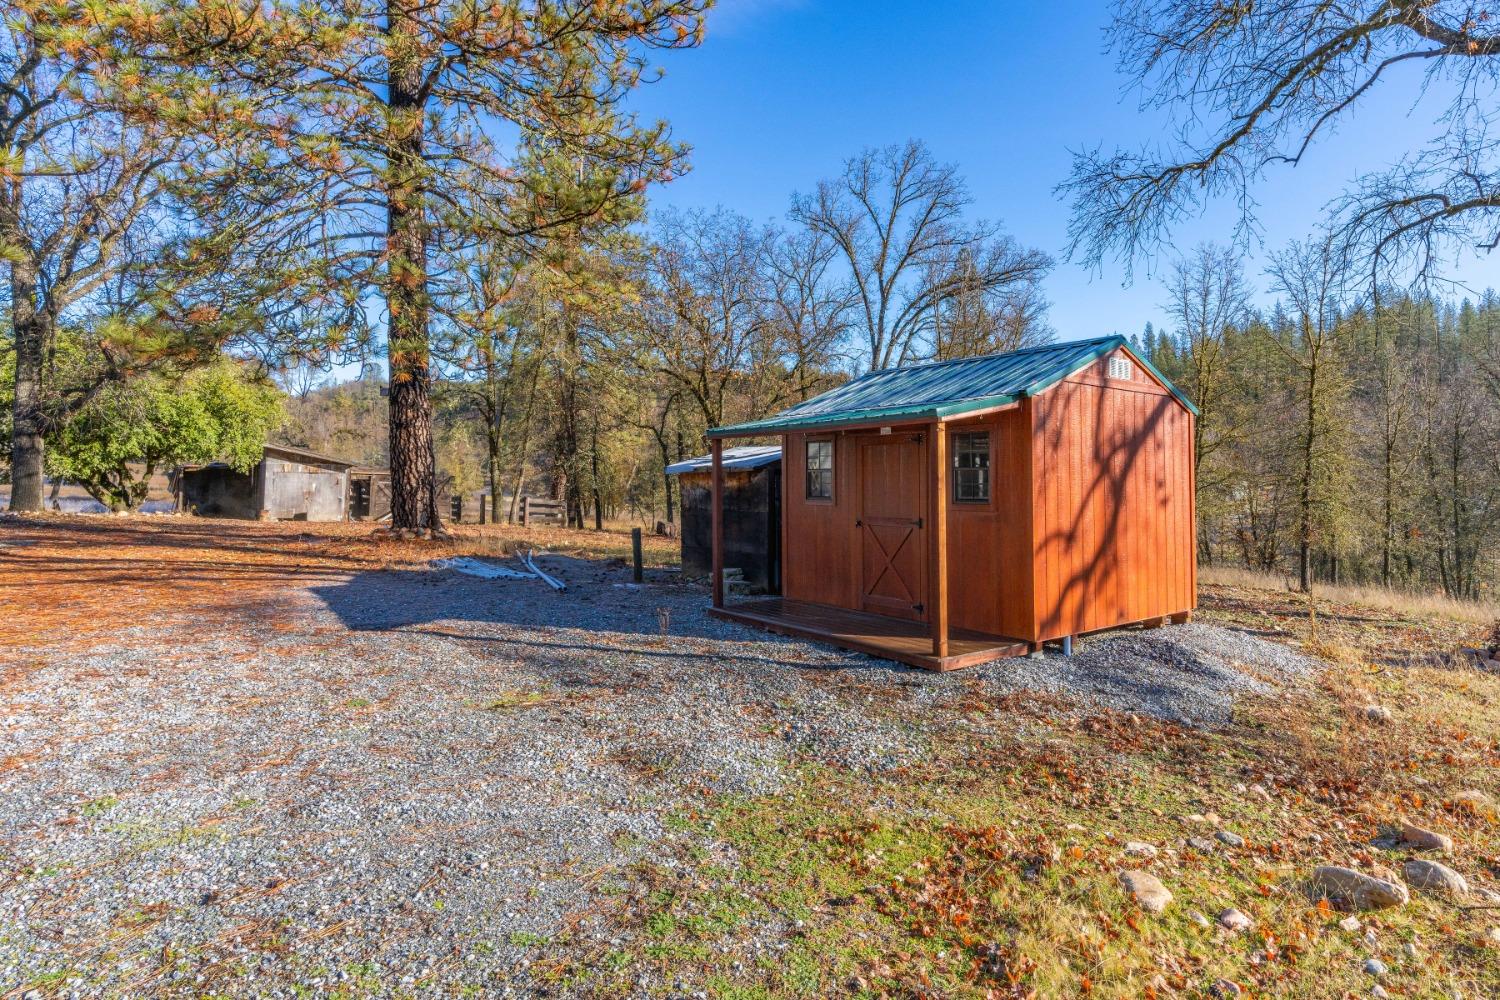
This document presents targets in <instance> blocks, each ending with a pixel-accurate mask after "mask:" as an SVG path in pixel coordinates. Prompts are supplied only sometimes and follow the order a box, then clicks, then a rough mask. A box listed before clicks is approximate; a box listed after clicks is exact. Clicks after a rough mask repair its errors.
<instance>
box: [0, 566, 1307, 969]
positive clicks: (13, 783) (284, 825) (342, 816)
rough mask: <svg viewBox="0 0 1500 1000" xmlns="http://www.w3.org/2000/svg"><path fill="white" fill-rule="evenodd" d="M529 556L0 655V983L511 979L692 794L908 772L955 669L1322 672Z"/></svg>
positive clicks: (1138, 707) (1246, 678)
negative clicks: (902, 635) (809, 771)
mask: <svg viewBox="0 0 1500 1000" xmlns="http://www.w3.org/2000/svg"><path fill="white" fill-rule="evenodd" d="M546 565H547V566H548V568H549V569H550V570H551V571H552V572H554V573H556V574H557V575H559V576H562V577H564V578H565V579H567V581H568V582H569V585H570V586H569V590H568V592H567V593H566V594H556V593H553V592H551V591H550V590H548V589H547V588H545V587H544V586H543V585H542V584H541V583H539V582H537V581H534V580H481V579H476V578H474V577H469V576H464V575H461V574H459V573H456V572H453V571H450V570H442V571H424V570H418V569H391V570H383V571H368V572H360V573H355V574H352V575H349V576H347V577H345V578H342V579H338V580H332V581H330V580H328V579H326V578H323V579H318V580H312V581H309V582H308V583H306V584H303V583H300V582H296V581H294V582H291V583H289V585H288V586H287V587H286V588H285V589H284V591H283V592H282V594H283V596H282V597H281V598H280V599H279V600H278V601H277V602H276V603H275V604H274V605H273V606H271V607H265V606H261V607H260V613H259V614H257V615H256V616H254V617H250V616H245V617H227V618H221V619H213V618H209V619H206V620H202V621H200V622H199V623H198V624H197V625H196V626H195V627H184V626H180V625H174V626H172V627H171V628H168V629H165V630H164V629H161V628H154V627H153V624H152V622H150V621H137V622H130V623H121V627H120V628H119V629H118V631H117V632H116V633H115V634H114V635H113V637H112V638H111V640H110V641H109V642H107V643H105V644H104V645H102V646H97V647H96V648H94V649H92V650H91V651H89V652H88V653H86V654H85V653H79V652H71V651H57V650H52V649H49V648H48V645H47V644H46V643H42V644H39V645H35V646H31V647H28V648H21V649H15V650H11V651H9V652H7V653H0V667H3V668H4V671H5V672H4V675H3V676H4V678H5V681H4V684H3V686H0V702H3V705H4V711H3V721H0V860H3V866H0V924H3V930H0V995H7V996H8V995H17V996H32V995H35V996H38V997H41V996H53V995H60V996H97V995H101V994H110V995H149V994H180V995H185V996H186V995H193V996H197V995H202V994H204V993H208V992H215V993H219V994H224V995H230V996H257V995H271V996H292V995H295V994H294V990H293V986H294V985H296V986H297V987H299V988H300V989H301V990H303V991H304V995H305V994H306V993H307V992H310V993H311V994H313V995H320V994H327V993H330V992H332V991H334V990H335V988H337V987H340V986H343V987H346V988H347V989H348V991H349V992H350V993H354V994H358V995H367V994H368V995H390V994H397V993H408V992H413V991H417V990H421V989H423V988H431V989H432V990H433V991H434V992H433V994H432V995H452V994H453V993H454V992H455V991H456V990H457V988H458V987H460V986H464V987H467V988H468V989H469V990H470V991H477V992H479V993H481V994H485V995H511V994H514V995H533V994H535V993H537V992H541V991H542V988H541V987H540V986H539V985H538V982H539V981H538V980H537V979H536V978H535V977H534V976H533V974H532V973H533V969H532V968H531V967H530V966H529V965H528V961H529V956H533V955H535V954H536V948H535V946H536V945H537V943H538V942H542V941H548V940H551V941H559V940H567V939H576V938H579V937H582V938H586V939H590V940H598V939H601V938H603V939H608V938H609V937H610V936H611V935H614V934H620V933H625V932H624V931H622V930H620V929H618V928H616V927H612V926H611V923H610V916H611V913H612V912H613V910H612V900H614V899H615V898H616V897H617V894H618V890H619V889H620V888H621V887H622V886H623V885H625V884H626V882H627V880H628V878H629V875H630V871H631V868H632V866H633V865H635V864H636V863H638V862H640V861H642V860H650V861H655V862H658V863H662V864H671V863H672V858H673V857H674V855H675V852H676V850H677V849H678V848H680V846H681V844H680V843H678V842H677V841H678V840H679V838H682V837H686V836H689V834H686V833H681V832H677V830H676V827H678V824H674V823H672V822H671V818H672V817H673V815H674V814H676V813H677V812H678V811H679V810H681V809H683V808H685V807H688V806H690V805H691V804H692V803H693V802H695V801H699V800H700V798H701V797H702V796H705V795H712V794H717V793H729V794H736V795H755V794H764V793H771V792H774V791H776V790H777V789H778V788H780V787H782V786H783V785H784V783H785V782H787V781H788V780H790V779H791V778H792V777H793V776H794V774H795V770H794V769H795V767H797V766H799V765H802V764H804V763H808V762H827V763H830V764H833V765H835V766H839V767H846V768H853V769H871V770H883V769H888V768H893V767H899V766H902V765H903V764H907V763H910V762H912V761H913V760H916V759H918V758H920V757H921V756H922V755H923V754H924V753H925V752H926V747H927V745H928V741H929V739H932V738H934V737H935V736H936V735H937V733H938V732H939V731H940V730H939V726H938V724H936V723H933V724H930V725H929V724H928V720H929V719H934V718H939V717H940V706H941V703H942V702H943V700H944V699H945V698H946V697H948V696H950V695H951V694H952V693H953V692H955V691H958V690H960V689H961V688H963V687H965V686H967V687H969V688H971V689H972V688H973V687H974V686H975V685H978V686H979V687H980V688H981V689H982V690H984V691H986V692H988V693H993V694H1002V693H1005V692H1008V691H1014V690H1025V689H1043V690H1047V691H1049V692H1052V693H1055V694H1059V695H1063V696H1065V697H1066V698H1068V699H1071V700H1073V701H1076V702H1078V703H1080V704H1082V705H1084V706H1089V705H1100V706H1107V707H1110V708H1115V709H1120V710H1126V711H1137V712H1150V713H1154V714H1158V715H1161V716H1163V717H1166V718H1171V719H1174V720H1177V721H1183V722H1189V723H1197V724H1210V725H1211V724H1215V723H1216V722H1218V721H1220V720H1222V719H1224V718H1226V717H1227V713H1228V711H1229V708H1230V706H1231V704H1232V699H1233V698H1234V697H1235V696H1237V695H1239V694H1242V693H1265V692H1267V691H1269V690H1272V689H1273V687H1274V685H1276V684H1279V683H1283V682H1285V681H1287V680H1288V679H1294V678H1295V677H1297V676H1299V675H1301V674H1304V673H1306V672H1307V671H1309V670H1311V669H1312V668H1313V666H1314V665H1313V664H1312V663H1310V662H1309V661H1307V660H1305V659H1302V658H1301V657H1297V656H1295V655H1294V654H1291V653H1290V652H1288V651H1287V650H1285V649H1284V648H1283V647H1280V646H1276V645H1273V644H1271V643H1268V642H1265V641H1263V640H1260V639H1257V638H1254V637H1252V636H1248V635H1245V634H1243V633H1237V632H1232V631H1229V630H1225V629H1221V628H1215V627H1212V626H1206V625H1190V626H1181V627H1171V628H1167V629H1162V630H1158V631H1155V632H1152V633H1120V634H1116V635H1112V636H1106V637H1100V638H1096V639H1093V640H1087V641H1084V642H1082V643H1081V644H1080V646H1079V655H1078V656H1076V657H1075V658H1074V659H1073V660H1072V661H1068V662H1064V661H1061V660H1060V659H1058V658H1048V659H1046V660H1042V661H1033V660H1027V661H1004V662H1000V663H996V664H991V665H989V666H986V667H983V668H979V669H976V670H972V671H966V672H960V673H958V674H950V675H933V674H927V673H923V672H920V671H915V670H909V669H906V668H903V667H898V666H895V665H892V664H888V663H885V662H882V661H876V660H872V659H869V658H866V657H863V656H858V655H854V654H845V653H841V652H839V651H836V650H832V649H828V648H824V647H821V646H817V645H814V644H810V643H805V642H799V641H794V640H784V639H778V638H773V637H769V636H767V635H764V634H762V633H758V632H754V631H751V630H748V629H746V628H743V627H740V626H737V625H733V624H729V623H725V622H720V621H717V620H714V619H711V618H709V617H708V616H707V615H706V614H705V613H704V607H705V605H706V603H707V602H706V600H705V595H704V593H703V591H702V590H700V589H698V588H695V587H691V586H686V585H683V584H681V583H679V582H677V581H676V579H675V577H674V576H673V575H672V574H669V573H665V572H662V573H658V574H655V575H654V577H652V578H650V579H649V580H648V583H647V584H646V585H644V586H635V585H632V584H630V582H629V579H630V577H629V572H628V570H626V569H625V568H624V567H622V566H619V565H618V564H608V563H603V562H585V561H581V560H572V559H567V558H564V557H558V556H553V557H548V560H547V563H546ZM664 618H665V621H666V634H663V619H664ZM640 985H641V989H642V991H643V992H644V991H647V990H650V989H655V988H659V987H661V986H662V985H663V984H661V983H655V984H653V983H647V982H642V983H641V984H640ZM551 988H552V989H553V990H554V992H555V990H556V989H557V987H556V986H553V987H551Z"/></svg>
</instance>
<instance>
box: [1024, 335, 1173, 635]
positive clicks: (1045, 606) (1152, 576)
mask: <svg viewBox="0 0 1500 1000" xmlns="http://www.w3.org/2000/svg"><path fill="white" fill-rule="evenodd" d="M1104 365H1105V361H1104V359H1101V360H1100V362H1099V363H1098V364H1097V365H1093V366H1090V367H1089V368H1088V369H1085V370H1084V371H1082V372H1079V373H1078V374H1077V375H1076V376H1074V377H1072V378H1069V379H1066V380H1064V381H1063V382H1062V383H1060V384H1058V385H1056V386H1054V387H1053V388H1051V389H1049V390H1048V391H1046V392H1045V393H1042V394H1041V395H1039V396H1038V397H1037V398H1036V399H1035V400H1034V401H1033V407H1032V413H1033V421H1032V423H1033V434H1032V461H1033V465H1034V468H1035V471H1036V475H1035V477H1034V482H1033V486H1032V504H1033V517H1034V545H1035V559H1034V566H1033V574H1034V580H1035V593H1036V597H1037V601H1036V609H1035V619H1034V628H1033V634H1032V635H1029V636H1023V638H1031V639H1034V640H1039V641H1040V640H1047V639H1055V638H1058V637H1060V636H1064V635H1077V634H1079V633H1081V632H1091V631H1094V630H1096V629H1103V628H1109V627H1111V626H1115V625H1122V624H1126V623H1129V622H1135V621H1141V620H1144V619H1147V618H1156V617H1159V616H1162V615H1169V614H1175V613H1178V612H1182V611H1187V610H1190V609H1192V608H1193V607H1194V605H1195V598H1194V574H1195V571H1196V566H1195V552H1194V541H1195V540H1194V532H1193V483H1192V419H1193V418H1192V414H1191V413H1189V412H1188V411H1187V410H1186V409H1185V408H1184V407H1182V406H1181V405H1180V404H1179V403H1178V402H1177V401H1176V400H1175V399H1174V398H1173V397H1172V396H1171V395H1170V393H1168V392H1167V390H1166V389H1164V388H1163V387H1162V386H1161V385H1160V384H1158V383H1157V382H1156V381H1155V380H1154V379H1152V378H1151V377H1150V376H1149V374H1148V373H1146V372H1145V371H1144V370H1143V369H1141V368H1140V367H1139V366H1136V368H1135V372H1134V378H1132V379H1131V380H1129V381H1120V380H1113V379H1108V378H1106V377H1104Z"/></svg>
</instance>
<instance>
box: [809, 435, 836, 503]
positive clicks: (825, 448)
mask: <svg viewBox="0 0 1500 1000" xmlns="http://www.w3.org/2000/svg"><path fill="white" fill-rule="evenodd" d="M807 499H809V500H832V499H833V442H832V441H809V442H807Z"/></svg>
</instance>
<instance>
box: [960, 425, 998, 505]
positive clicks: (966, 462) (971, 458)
mask: <svg viewBox="0 0 1500 1000" xmlns="http://www.w3.org/2000/svg"><path fill="white" fill-rule="evenodd" d="M953 502H954V503H989V502H990V432H989V431H974V432H972V433H969V434H955V435H953Z"/></svg>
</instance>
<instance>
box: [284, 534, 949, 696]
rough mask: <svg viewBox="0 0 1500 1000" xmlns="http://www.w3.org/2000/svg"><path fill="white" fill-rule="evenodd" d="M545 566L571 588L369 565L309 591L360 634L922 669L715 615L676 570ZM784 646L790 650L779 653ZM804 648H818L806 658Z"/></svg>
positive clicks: (595, 563)
mask: <svg viewBox="0 0 1500 1000" xmlns="http://www.w3.org/2000/svg"><path fill="white" fill-rule="evenodd" d="M543 569H544V570H546V572H548V573H550V574H553V575H555V576H560V577H562V578H563V579H564V580H565V581H566V583H567V585H568V589H567V590H566V591H564V592H561V593H559V592H557V591H554V590H552V589H551V588H550V587H548V586H547V585H546V584H545V583H543V582H542V581H540V580H536V579H528V580H505V579H499V580H486V579H480V578H478V577H472V576H466V575H464V574H461V573H458V572H455V571H453V570H411V569H390V570H370V571H365V572H362V573H356V574H354V575H353V576H351V577H349V578H348V579H347V580H343V581H340V582H337V583H329V584H320V585H317V586H313V587H310V588H308V589H309V591H310V592H311V593H313V594H314V595H316V596H317V597H318V598H319V599H320V600H322V601H323V603H324V604H325V605H326V606H327V607H328V609H329V610H330V611H331V612H333V614H334V615H336V616H337V617H338V619H339V621H340V622H342V623H343V625H344V626H345V627H346V628H348V629H350V630H351V631H357V632H397V631H409V632H414V633H418V634H421V635H427V636H436V637H440V638H447V639H457V640H462V641H465V642H500V643H505V644H506V645H510V646H528V647H532V648H535V649H536V650H537V651H538V652H539V653H543V654H546V653H590V652H594V653H616V654H618V653H627V654H629V655H631V656H638V657H645V658H649V659H662V660H701V659H721V660H744V661H753V662H756V663H770V664H774V665H779V666H786V667H790V668H794V669H798V670H831V669H839V670H880V671H886V672H898V673H911V674H922V673H924V672H923V671H920V670H916V669H915V668H911V667H906V666H903V665H901V664H898V663H893V662H890V661H887V660H880V659H876V658H874V657H868V656H863V655H860V654H857V653H846V652H844V651H842V650H838V649H835V648H834V647H828V646H821V645H817V644H813V643H805V642H799V641H797V640H788V639H784V638H782V637H779V636H775V635H771V634H770V633H765V632H760V631H757V630H754V629H749V628H747V627H745V626H742V625H737V624H735V623H733V622H726V621H721V620H719V619H716V618H713V617H711V616H710V615H709V614H708V613H707V612H708V594H707V592H706V590H703V589H702V588H698V587H693V586H689V585H685V584H683V583H681V582H680V581H678V580H677V578H676V575H675V574H666V573H661V572H656V573H648V574H647V577H646V580H647V582H646V583H644V584H640V585H635V584H633V583H632V582H631V574H630V571H629V569H628V568H627V569H619V568H617V565H616V564H614V563H612V562H610V561H604V560H584V559H574V558H566V559H563V558H561V557H555V556H554V557H550V559H549V561H548V562H546V563H544V564H543ZM663 611H665V612H666V616H665V617H666V621H665V624H666V628H665V631H664V630H663V628H662V625H663V618H662V612H663ZM487 625H488V626H497V627H495V628H486V627H485V626H487ZM579 632H591V633H595V634H597V636H598V639H597V641H590V640H588V639H582V640H581V639H580V636H579V634H578V633H579ZM695 640H700V641H702V642H703V643H714V644H715V645H713V646H706V645H700V644H699V642H695ZM735 644H740V645H754V646H759V647H761V649H762V650H763V652H752V651H749V650H746V651H744V652H737V651H732V650H731V649H730V648H726V646H731V647H732V645H735ZM781 648H784V649H786V650H787V652H788V653H789V654H791V655H785V656H778V655H776V653H777V650H778V649H781ZM794 650H795V651H796V652H795V653H794V652H793V651H794ZM804 651H805V652H808V653H812V654H813V655H810V656H803V655H801V654H802V653H803V652H804Z"/></svg>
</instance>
